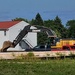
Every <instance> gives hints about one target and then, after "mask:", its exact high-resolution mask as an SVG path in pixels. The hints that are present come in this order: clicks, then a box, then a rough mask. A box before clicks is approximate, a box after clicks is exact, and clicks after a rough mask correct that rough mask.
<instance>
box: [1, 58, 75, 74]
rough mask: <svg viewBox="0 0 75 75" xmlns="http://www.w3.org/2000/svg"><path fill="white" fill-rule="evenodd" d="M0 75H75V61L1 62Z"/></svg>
mask: <svg viewBox="0 0 75 75" xmlns="http://www.w3.org/2000/svg"><path fill="white" fill-rule="evenodd" d="M0 75H75V60H74V59H61V60H60V59H49V60H38V61H35V60H33V61H27V60H17V61H15V60H0Z"/></svg>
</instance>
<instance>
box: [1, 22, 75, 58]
mask: <svg viewBox="0 0 75 75" xmlns="http://www.w3.org/2000/svg"><path fill="white" fill-rule="evenodd" d="M6 23H7V24H8V26H10V25H11V24H12V21H10V22H4V23H0V24H1V25H4V26H5V24H6ZM9 23H10V24H9ZM21 23H24V22H23V21H22V22H20V24H21ZM13 24H14V25H15V24H19V21H14V22H13ZM25 24H26V26H23V27H22V29H20V30H21V31H20V32H19V33H16V35H15V34H13V31H12V30H11V34H12V37H13V36H14V35H15V37H13V39H11V38H10V39H7V37H6V35H7V33H8V28H9V31H10V27H8V28H6V26H5V29H3V28H1V26H0V28H1V29H0V30H1V31H3V32H4V37H5V39H4V38H3V41H2V43H1V46H2V47H1V49H0V58H1V59H14V58H16V57H18V56H20V55H22V54H23V55H26V54H28V53H29V52H32V53H33V54H34V55H35V57H58V56H59V55H64V56H69V55H70V54H71V53H72V54H75V51H74V50H75V39H57V36H56V34H55V32H54V31H53V30H51V29H49V28H46V27H42V26H41V27H39V28H38V26H35V25H34V27H33V29H32V28H31V27H32V26H31V25H28V24H27V23H25ZM12 27H13V26H12ZM14 29H17V26H14ZM14 31H15V30H14ZM40 32H45V33H46V34H47V35H48V37H49V38H53V40H52V42H51V43H46V44H45V45H41V46H39V45H38V46H37V43H36V42H37V33H40ZM29 33H30V34H29ZM33 34H34V35H33ZM28 35H29V38H30V39H28V38H27V36H28ZM30 35H31V36H30ZM33 36H35V37H34V38H33ZM9 37H10V34H9ZM31 38H32V39H31ZM34 39H36V41H35V40H34ZM31 40H32V41H33V40H34V41H35V42H33V43H35V44H34V45H33V43H32V42H31ZM16 46H17V47H16ZM19 47H20V48H19ZM13 55H14V56H13Z"/></svg>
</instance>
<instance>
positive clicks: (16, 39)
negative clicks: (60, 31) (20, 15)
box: [0, 25, 56, 52]
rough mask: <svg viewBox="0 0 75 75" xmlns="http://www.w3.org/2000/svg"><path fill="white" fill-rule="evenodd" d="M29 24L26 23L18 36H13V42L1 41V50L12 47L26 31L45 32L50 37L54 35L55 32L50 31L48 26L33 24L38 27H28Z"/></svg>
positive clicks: (4, 50)
mask: <svg viewBox="0 0 75 75" xmlns="http://www.w3.org/2000/svg"><path fill="white" fill-rule="evenodd" d="M30 27H31V25H27V26H25V27H24V29H23V30H22V31H21V32H20V33H19V34H18V36H17V37H16V38H15V40H13V42H11V41H5V42H4V43H3V47H2V48H1V49H0V51H1V52H6V51H7V49H8V48H10V47H11V48H14V47H15V46H16V45H17V44H18V43H19V42H20V41H21V40H22V39H23V37H24V36H25V35H26V34H27V33H28V32H41V31H43V32H46V33H47V35H48V36H50V37H56V34H55V33H54V31H52V30H51V29H49V28H46V27H42V26H39V27H38V26H35V27H38V29H39V30H38V29H30Z"/></svg>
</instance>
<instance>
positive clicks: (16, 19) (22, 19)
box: [12, 18, 28, 23]
mask: <svg viewBox="0 0 75 75" xmlns="http://www.w3.org/2000/svg"><path fill="white" fill-rule="evenodd" d="M12 21H25V22H27V23H28V20H27V19H24V18H15V19H12Z"/></svg>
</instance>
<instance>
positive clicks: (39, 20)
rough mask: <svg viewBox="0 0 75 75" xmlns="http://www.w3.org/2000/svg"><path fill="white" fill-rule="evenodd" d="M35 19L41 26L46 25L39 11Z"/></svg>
mask: <svg viewBox="0 0 75 75" xmlns="http://www.w3.org/2000/svg"><path fill="white" fill-rule="evenodd" d="M35 21H36V25H40V26H43V25H44V23H43V20H42V18H41V15H40V14H39V13H37V15H36V17H35Z"/></svg>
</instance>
